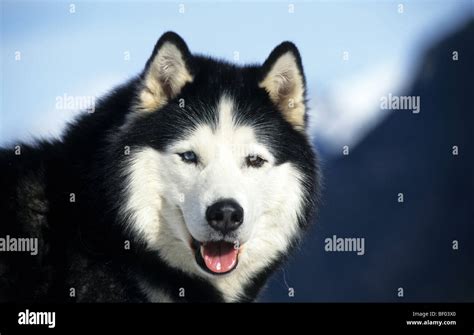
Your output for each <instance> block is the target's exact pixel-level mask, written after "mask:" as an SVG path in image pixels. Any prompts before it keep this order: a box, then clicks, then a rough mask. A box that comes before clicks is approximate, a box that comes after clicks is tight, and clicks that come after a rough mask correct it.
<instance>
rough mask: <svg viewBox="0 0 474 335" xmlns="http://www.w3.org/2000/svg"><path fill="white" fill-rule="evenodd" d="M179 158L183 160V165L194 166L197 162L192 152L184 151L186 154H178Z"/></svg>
mask: <svg viewBox="0 0 474 335" xmlns="http://www.w3.org/2000/svg"><path fill="white" fill-rule="evenodd" d="M178 155H179V157H181V159H182V160H183V162H185V163H189V164H191V163H194V164H196V163H197V161H198V158H197V155H196V153H195V152H194V151H186V152H183V153H181V154H178Z"/></svg>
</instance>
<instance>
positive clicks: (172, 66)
mask: <svg viewBox="0 0 474 335" xmlns="http://www.w3.org/2000/svg"><path fill="white" fill-rule="evenodd" d="M191 57H192V56H191V53H190V52H189V49H188V46H187V45H186V43H185V42H184V40H183V39H182V38H181V37H180V36H179V35H178V34H176V33H174V32H167V33H165V34H163V35H162V36H161V37H160V39H159V40H158V42H157V43H156V45H155V48H154V49H153V53H152V55H151V57H150V58H149V59H148V61H147V63H146V66H145V70H144V71H143V73H142V76H141V83H140V87H139V91H138V94H137V99H136V102H135V104H134V108H135V110H137V111H144V112H153V111H156V110H157V109H159V108H160V107H162V106H164V105H165V104H166V103H167V102H168V101H169V100H170V99H173V98H174V97H176V96H177V95H178V94H179V93H180V92H181V90H182V88H183V87H184V85H186V84H187V83H188V82H192V81H193V74H192V70H191Z"/></svg>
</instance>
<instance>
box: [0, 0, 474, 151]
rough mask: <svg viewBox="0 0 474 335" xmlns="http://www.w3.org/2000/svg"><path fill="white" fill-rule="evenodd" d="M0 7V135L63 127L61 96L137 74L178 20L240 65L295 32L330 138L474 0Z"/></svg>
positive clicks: (354, 135)
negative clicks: (58, 101)
mask: <svg viewBox="0 0 474 335" xmlns="http://www.w3.org/2000/svg"><path fill="white" fill-rule="evenodd" d="M71 3H74V5H75V13H71V12H70V4H71ZM181 3H184V6H185V8H184V13H180V11H179V9H180V4H181ZM400 3H402V4H403V6H404V8H403V9H404V10H403V13H399V11H398V10H399V7H398V6H399V4H400ZM289 4H294V13H289ZM1 12H2V13H1V15H2V20H1V36H0V38H1V50H0V54H1V60H0V65H1V73H2V76H1V83H0V84H1V106H0V107H1V110H0V144H6V143H11V142H15V141H16V140H29V139H31V138H32V135H34V136H42V137H50V136H58V135H59V134H60V132H61V129H62V128H63V126H64V124H65V122H66V121H68V120H71V119H72V118H73V117H74V116H75V115H76V114H77V112H78V111H75V110H58V109H57V108H56V106H55V104H56V98H57V97H58V96H62V95H64V94H67V95H71V96H90V95H93V96H98V95H99V96H100V95H101V94H103V93H104V92H106V91H107V90H108V89H110V88H112V87H113V86H114V85H117V84H119V83H121V82H122V81H124V80H126V79H127V78H130V77H131V76H133V75H135V74H137V73H138V72H139V71H140V70H141V69H142V68H143V66H144V64H145V62H146V60H147V58H148V57H149V54H150V53H151V50H152V49H153V46H154V43H155V42H156V40H157V39H158V38H159V36H160V35H161V34H162V33H163V32H165V31H167V30H174V31H176V32H177V33H179V34H180V35H181V36H182V37H183V38H184V39H185V40H186V41H187V43H188V46H189V47H190V49H191V51H192V52H199V53H204V54H209V55H213V56H216V57H219V58H223V59H227V60H231V61H232V60H233V57H234V54H235V52H238V53H239V56H240V59H239V60H238V62H241V63H247V62H263V61H264V60H265V58H266V57H267V56H268V54H269V53H270V51H271V50H272V48H273V47H275V46H276V45H277V44H279V43H280V42H281V41H283V40H291V41H293V42H295V43H296V45H297V46H298V47H299V49H300V52H301V54H302V57H303V64H304V67H305V72H306V77H307V82H308V92H309V98H310V101H311V102H310V103H311V107H312V108H311V113H312V115H311V116H312V128H311V129H312V131H313V133H314V135H315V136H316V137H320V138H321V141H322V142H323V143H326V144H327V145H328V146H329V147H331V146H332V147H337V146H339V145H341V144H343V143H346V142H347V143H356V142H357V140H358V139H360V138H361V137H362V136H363V135H364V134H365V133H366V132H367V131H369V130H370V128H371V127H372V126H373V125H374V124H376V122H377V121H378V120H380V119H381V118H383V116H384V115H382V114H381V113H380V112H379V111H378V109H377V102H378V101H379V99H380V96H381V95H382V94H387V93H389V92H394V93H395V92H396V91H397V90H402V89H403V87H405V86H406V85H408V84H409V82H410V79H411V77H412V71H413V68H414V66H415V65H416V62H417V60H418V57H419V56H420V55H421V54H422V52H423V51H424V49H425V48H426V47H427V46H429V45H430V43H432V42H434V41H435V40H437V39H439V38H441V37H442V36H444V35H445V34H447V33H448V32H450V31H451V30H453V29H455V28H456V27H458V26H459V25H461V24H462V22H464V21H465V20H466V19H467V18H468V16H469V15H472V2H471V1H462V0H455V1H443V0H439V1H357V2H349V1H336V2H326V1H304V2H300V1H291V2H288V1H279V2H275V1H273V2H268V1H258V2H249V1H245V2H242V1H239V2H232V3H230V2H213V1H186V2H184V1H166V2H150V1H141V2H135V1H134V2H132V1H122V2H118V3H112V2H109V1H101V2H90V1H87V2H85V1H2V2H1ZM18 51H19V52H21V60H15V55H16V54H15V53H16V52H18ZM344 51H347V52H348V54H349V59H348V60H343V53H344ZM125 52H129V53H130V60H125V59H124V53H125Z"/></svg>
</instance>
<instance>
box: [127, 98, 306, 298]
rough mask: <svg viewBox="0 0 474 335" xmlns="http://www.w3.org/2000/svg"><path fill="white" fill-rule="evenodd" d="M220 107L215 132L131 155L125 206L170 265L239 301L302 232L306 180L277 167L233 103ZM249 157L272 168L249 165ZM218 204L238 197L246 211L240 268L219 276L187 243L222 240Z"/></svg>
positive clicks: (203, 129)
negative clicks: (191, 158) (214, 208)
mask: <svg viewBox="0 0 474 335" xmlns="http://www.w3.org/2000/svg"><path fill="white" fill-rule="evenodd" d="M217 108H218V111H219V124H218V126H217V129H216V130H215V131H213V130H212V129H211V127H210V126H208V125H202V126H200V127H198V128H197V129H196V130H195V131H194V132H193V134H191V136H189V137H188V138H187V139H185V140H184V141H179V142H176V143H174V144H173V145H172V147H170V148H168V150H167V151H166V152H158V151H156V150H154V149H151V148H143V149H142V150H140V151H138V152H136V153H134V154H133V156H132V158H131V159H130V162H129V164H128V170H127V171H126V173H125V174H126V176H127V178H128V180H127V183H128V185H129V186H128V189H127V193H128V201H127V202H126V204H125V206H124V208H123V213H122V214H123V215H126V216H130V217H131V220H130V222H131V223H130V226H129V229H132V230H133V231H134V232H135V234H137V235H138V236H139V237H140V238H142V239H143V240H145V241H146V242H147V245H148V248H149V249H150V250H155V251H156V252H157V253H158V254H159V255H160V256H161V257H162V258H163V259H164V261H165V262H167V263H168V264H169V265H170V266H172V267H175V268H178V269H181V270H182V271H185V272H187V273H189V274H191V275H195V276H199V277H203V278H206V279H207V280H209V281H210V282H211V283H213V284H214V286H216V287H217V288H218V289H219V290H220V291H221V292H222V293H223V295H224V297H225V300H226V301H234V300H237V299H238V298H239V297H241V296H242V294H243V291H242V288H243V286H244V285H245V284H247V283H249V280H251V278H252V276H253V275H254V274H255V273H256V272H257V271H258V270H261V269H263V268H265V267H266V266H268V265H270V264H271V263H272V262H273V261H274V260H275V259H276V258H277V257H279V252H284V251H285V250H286V249H287V248H288V246H289V242H290V241H291V240H292V238H293V237H295V235H297V234H298V215H300V211H301V209H302V202H303V199H302V197H303V194H302V182H301V175H300V174H299V172H298V170H297V169H296V168H295V167H294V166H293V165H292V164H291V163H284V164H281V165H279V166H276V165H275V159H274V157H273V156H272V155H271V153H270V152H269V150H268V149H266V148H265V146H264V145H263V144H262V143H259V142H258V140H257V138H256V136H255V134H254V131H253V129H252V128H251V127H249V126H241V125H239V126H237V125H236V124H235V120H234V118H233V108H234V103H233V101H232V99H231V98H229V97H227V96H223V97H222V98H221V101H220V103H219V105H218V106H217ZM189 150H192V151H194V152H195V153H196V154H197V155H198V157H199V161H200V163H199V164H198V165H197V166H196V165H194V164H187V163H185V162H183V161H182V159H181V158H180V157H179V156H178V155H177V153H182V152H185V151H189ZM249 154H257V155H260V156H261V157H262V158H264V159H266V160H267V161H268V163H265V165H264V166H263V167H261V168H251V167H247V166H246V165H245V157H246V156H247V155H249ZM221 198H233V199H235V200H236V201H237V202H238V203H239V204H240V205H241V206H242V208H243V209H244V222H243V224H242V225H241V227H240V228H239V229H238V230H237V231H236V234H235V236H234V238H235V239H237V240H238V241H239V244H240V245H241V250H240V252H239V264H238V266H237V268H236V269H235V270H234V271H232V272H231V273H229V274H226V275H222V276H214V275H211V274H209V273H207V272H204V271H203V270H202V269H201V268H200V267H199V266H198V265H197V263H196V261H195V258H194V252H193V250H192V248H191V245H190V242H191V235H192V236H193V237H194V238H195V239H197V240H198V241H201V242H205V241H207V240H210V239H212V238H217V237H216V236H217V235H216V234H217V233H216V232H215V231H213V230H212V229H211V227H210V226H209V225H208V223H207V222H206V219H205V211H206V208H207V207H208V206H210V205H212V204H213V203H214V202H216V201H217V200H219V199H221ZM158 289H159V288H158ZM147 294H148V295H150V287H148V288H147ZM157 294H158V295H159V294H160V293H159V291H158V293H157Z"/></svg>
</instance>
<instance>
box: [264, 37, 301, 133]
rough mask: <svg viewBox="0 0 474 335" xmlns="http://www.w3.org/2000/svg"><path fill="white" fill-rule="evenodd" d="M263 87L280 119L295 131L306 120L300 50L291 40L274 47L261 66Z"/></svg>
mask: <svg viewBox="0 0 474 335" xmlns="http://www.w3.org/2000/svg"><path fill="white" fill-rule="evenodd" d="M261 71H262V73H261V77H260V82H259V86H260V87H261V88H264V89H265V90H266V91H267V93H268V95H269V97H270V99H271V100H272V102H273V103H274V104H275V105H276V106H277V107H278V109H279V110H280V112H281V113H283V116H284V118H285V119H286V120H287V121H288V122H289V123H290V124H291V125H292V126H293V127H294V128H295V129H297V130H301V131H304V130H305V123H306V106H305V79H304V73H303V66H302V64H301V58H300V53H299V52H298V49H297V48H296V46H295V45H294V44H293V43H291V42H283V43H282V44H280V45H279V46H277V47H276V48H275V49H274V50H273V51H272V53H271V54H270V56H269V57H268V59H267V60H266V61H265V63H264V64H263V65H262V68H261Z"/></svg>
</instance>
